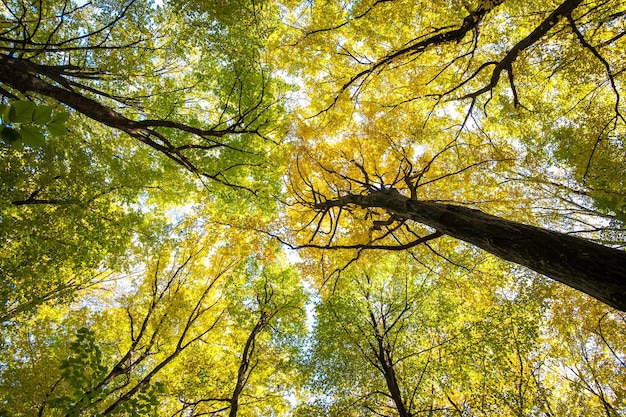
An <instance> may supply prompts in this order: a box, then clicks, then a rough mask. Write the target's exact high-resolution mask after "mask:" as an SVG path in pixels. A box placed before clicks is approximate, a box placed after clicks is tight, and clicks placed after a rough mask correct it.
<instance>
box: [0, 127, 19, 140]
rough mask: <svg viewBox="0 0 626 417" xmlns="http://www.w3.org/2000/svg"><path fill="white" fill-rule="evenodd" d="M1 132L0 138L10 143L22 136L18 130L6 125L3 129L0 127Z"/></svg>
mask: <svg viewBox="0 0 626 417" xmlns="http://www.w3.org/2000/svg"><path fill="white" fill-rule="evenodd" d="M1 134H2V139H4V141H5V142H7V143H11V144H12V143H14V142H16V141H18V140H20V139H21V138H22V136H21V135H20V132H18V131H17V130H16V129H13V128H12V127H8V126H5V127H4V129H2V133H1Z"/></svg>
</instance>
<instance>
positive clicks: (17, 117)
mask: <svg viewBox="0 0 626 417" xmlns="http://www.w3.org/2000/svg"><path fill="white" fill-rule="evenodd" d="M35 107H36V106H35V103H33V102H32V101H27V100H21V101H16V102H15V103H13V104H11V108H10V109H9V121H11V122H13V123H27V122H30V121H31V120H32V117H33V112H34V111H35Z"/></svg>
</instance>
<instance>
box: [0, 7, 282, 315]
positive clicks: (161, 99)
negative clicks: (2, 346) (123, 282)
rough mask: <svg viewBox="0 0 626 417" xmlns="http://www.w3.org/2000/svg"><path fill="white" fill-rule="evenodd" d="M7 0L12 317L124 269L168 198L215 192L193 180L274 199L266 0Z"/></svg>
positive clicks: (220, 195) (152, 239) (276, 172)
mask: <svg viewBox="0 0 626 417" xmlns="http://www.w3.org/2000/svg"><path fill="white" fill-rule="evenodd" d="M223 6H224V7H223ZM2 7H3V20H2V23H1V25H2V31H1V35H0V67H1V69H0V95H2V100H3V103H6V105H5V104H2V106H1V109H0V110H2V112H1V113H2V115H1V116H0V118H1V119H2V123H1V125H0V130H2V142H0V144H1V145H2V149H1V151H0V152H1V153H0V157H1V158H2V169H1V170H2V172H1V178H2V191H1V197H2V203H1V206H0V210H1V214H0V215H1V216H2V222H1V225H0V239H1V242H2V246H3V251H2V254H1V255H0V269H1V270H2V271H3V275H5V276H6V279H5V280H3V282H2V284H0V299H1V300H2V301H1V302H0V318H1V319H2V320H3V321H4V320H8V319H11V318H12V317H14V316H15V315H16V314H19V313H21V312H29V311H31V310H32V309H33V308H35V307H36V306H37V305H40V304H41V303H42V302H45V301H47V300H53V299H69V298H71V296H72V294H75V293H76V290H78V289H80V288H82V287H84V286H86V285H89V284H90V283H91V282H93V281H94V280H97V279H98V277H102V276H103V275H106V274H103V271H104V270H105V269H107V268H111V269H112V271H116V270H120V269H121V268H123V267H125V266H128V263H129V262H127V260H129V259H132V251H133V250H135V248H137V249H138V248H140V247H141V245H143V244H145V245H146V246H151V245H158V242H159V240H160V239H161V238H162V237H163V235H164V234H165V233H167V229H168V228H169V227H171V225H170V224H169V223H171V218H169V216H167V215H164V213H165V211H166V210H167V209H168V207H172V206H173V205H178V204H180V202H182V201H185V202H186V203H187V204H193V203H197V202H198V200H199V199H202V200H204V201H207V200H206V198H205V197H204V196H202V197H199V195H198V193H197V192H198V191H199V190H200V191H201V192H202V193H206V192H207V191H208V193H209V194H210V197H209V199H210V203H211V204H222V207H223V210H225V211H228V212H230V213H239V214H241V210H240V209H239V208H238V207H237V206H238V205H239V204H241V203H243V202H248V201H249V200H250V198H251V197H255V196H256V197H255V198H256V199H260V200H261V204H260V205H259V207H261V206H262V207H263V209H264V210H265V211H266V212H267V210H266V209H267V208H269V207H271V206H272V203H271V202H268V199H267V195H268V194H271V193H273V192H275V191H277V187H278V179H279V177H280V171H281V168H280V167H279V165H280V161H281V153H282V150H281V149H279V147H278V146H277V144H276V138H275V137H274V136H273V129H275V128H276V126H277V125H276V123H277V121H278V120H279V119H280V117H281V116H280V115H281V110H280V106H279V103H278V101H279V100H280V95H281V92H280V86H279V84H280V83H277V82H275V81H274V79H273V77H272V75H271V74H270V71H269V67H268V66H267V65H266V63H265V62H264V59H263V57H262V55H261V48H262V46H263V44H264V42H266V40H267V37H268V36H269V34H270V33H271V27H272V26H271V23H270V22H271V20H272V17H271V13H270V11H269V9H268V7H269V6H268V5H267V4H265V3H263V4H262V3H258V4H256V5H246V7H238V6H236V5H234V4H231V5H228V7H226V6H225V5H218V4H204V5H199V4H196V3H194V2H188V3H184V2H175V4H174V3H172V4H170V3H167V2H166V3H164V4H156V3H154V2H152V1H141V0H129V1H124V2H108V1H105V2H87V3H85V2H80V1H77V2H74V1H69V0H68V1H65V0H61V1H50V2H34V3H32V2H24V1H20V0H16V1H8V2H5V3H3V6H2ZM207 22H210V23H207ZM199 31H201V32H202V33H203V36H196V34H197V32H199ZM34 103H36V105H35V104H34ZM68 117H69V119H68ZM66 119H68V120H67V121H66V122H65V123H63V121H65V120H66ZM268 166H272V167H273V168H272V170H271V174H269V173H268V170H267V169H266V168H267V167H268ZM237 199H241V203H233V202H234V201H235V200H237ZM255 201H256V200H255ZM231 203H233V204H231ZM248 209H249V211H250V212H252V211H255V210H254V209H253V205H250V206H249V208H248ZM259 211H260V210H257V212H259ZM134 247H135V248H134ZM140 250H141V249H140ZM107 273H108V272H107Z"/></svg>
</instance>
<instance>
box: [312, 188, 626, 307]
mask: <svg viewBox="0 0 626 417" xmlns="http://www.w3.org/2000/svg"><path fill="white" fill-rule="evenodd" d="M347 205H356V206H360V207H364V208H366V207H371V208H373V207H378V208H382V209H385V210H387V211H388V212H390V213H393V214H395V215H396V216H398V217H402V218H405V219H410V220H413V221H416V222H419V223H421V224H424V225H427V226H430V227H432V228H434V229H436V230H437V231H438V232H440V233H443V234H446V235H448V236H451V237H454V238H457V239H459V240H462V241H464V242H467V243H470V244H472V245H475V246H478V247H479V248H481V249H483V250H485V251H487V252H489V253H491V254H493V255H496V256H498V257H499V258H502V259H505V260H507V261H511V262H515V263H516V264H519V265H522V266H525V267H527V268H530V269H532V270H533V271H536V272H539V273H540V274H543V275H545V276H547V277H550V278H552V279H555V280H557V281H559V282H561V283H563V284H566V285H569V286H570V287H572V288H575V289H577V290H579V291H582V292H584V293H586V294H588V295H590V296H592V297H594V298H596V299H598V300H600V301H602V302H604V303H606V304H608V305H610V306H611V307H614V308H616V309H619V310H621V311H626V252H624V251H622V250H618V249H614V248H610V247H607V246H603V245H599V244H597V243H594V242H591V241H588V240H585V239H581V238H578V237H575V236H571V235H567V234H564V233H559V232H555V231H551V230H547V229H542V228H539V227H535V226H530V225H526V224H523V223H518V222H514V221H510V220H505V219H503V218H500V217H496V216H492V215H490V214H487V213H484V212H482V211H479V210H474V209H470V208H467V207H462V206H456V205H451V204H443V203H435V202H429V201H418V200H412V199H410V198H408V197H405V196H403V195H401V194H400V193H398V192H395V191H393V190H392V192H389V191H388V190H386V191H373V192H371V193H370V194H368V195H355V194H348V195H345V196H343V197H340V198H337V199H334V200H328V201H326V202H323V203H318V204H317V205H316V208H317V209H320V210H324V209H329V208H332V207H344V206H347Z"/></svg>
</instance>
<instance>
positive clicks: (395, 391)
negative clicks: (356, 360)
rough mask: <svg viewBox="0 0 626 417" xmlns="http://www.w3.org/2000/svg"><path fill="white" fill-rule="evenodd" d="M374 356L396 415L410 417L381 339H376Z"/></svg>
mask: <svg viewBox="0 0 626 417" xmlns="http://www.w3.org/2000/svg"><path fill="white" fill-rule="evenodd" d="M376 358H377V359H378V363H379V364H380V369H381V370H382V373H383V376H384V377H385V383H386V384H387V389H388V390H389V395H391V399H392V400H393V402H394V404H395V405H396V409H397V410H398V416H399V417H411V414H410V413H409V411H408V410H407V408H406V406H405V405H404V400H403V399H402V392H401V391H400V385H399V384H398V379H397V378H396V372H395V370H394V369H393V363H392V361H391V358H390V357H389V352H388V351H387V349H385V347H384V345H383V341H382V339H379V340H378V352H376Z"/></svg>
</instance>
